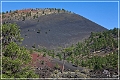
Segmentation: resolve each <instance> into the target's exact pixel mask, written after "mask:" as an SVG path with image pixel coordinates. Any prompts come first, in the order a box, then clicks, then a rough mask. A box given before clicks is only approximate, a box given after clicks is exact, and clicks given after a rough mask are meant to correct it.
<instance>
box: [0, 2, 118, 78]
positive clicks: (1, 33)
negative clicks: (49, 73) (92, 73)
mask: <svg viewBox="0 0 120 80" xmlns="http://www.w3.org/2000/svg"><path fill="white" fill-rule="evenodd" d="M3 2H117V3H118V29H119V1H1V26H2V3H3ZM1 38H2V27H1ZM1 44H2V40H1ZM119 75H120V74H119V30H118V78H2V45H1V79H95V80H96V79H119Z"/></svg>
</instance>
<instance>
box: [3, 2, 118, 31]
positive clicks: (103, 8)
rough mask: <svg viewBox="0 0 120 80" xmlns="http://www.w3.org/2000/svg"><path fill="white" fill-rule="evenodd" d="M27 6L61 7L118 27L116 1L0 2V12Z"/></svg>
mask: <svg viewBox="0 0 120 80" xmlns="http://www.w3.org/2000/svg"><path fill="white" fill-rule="evenodd" d="M26 1H27V0H26ZM29 1H30V0H29ZM92 1H94V0H92ZM27 8H61V9H62V8H63V9H65V10H68V11H71V12H74V13H76V14H79V15H81V16H84V17H85V18H87V19H89V20H91V21H93V22H95V23H97V24H99V25H101V26H103V27H105V28H107V29H113V28H114V27H119V26H118V2H104V1H103V2H97V1H95V2H90V1H89V2H84V1H82V2H74V1H73V2H67V1H66V2H62V1H61V2H51V1H49V2H2V6H1V10H2V12H6V11H10V10H21V9H27Z"/></svg>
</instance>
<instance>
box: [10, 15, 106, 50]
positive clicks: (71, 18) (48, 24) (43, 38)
mask: <svg viewBox="0 0 120 80" xmlns="http://www.w3.org/2000/svg"><path fill="white" fill-rule="evenodd" d="M10 22H16V23H17V24H18V25H19V26H20V28H21V34H22V36H23V37H24V41H23V43H22V45H24V46H26V47H27V48H32V46H33V45H35V46H36V48H38V47H39V46H43V47H46V48H48V49H54V48H57V47H60V46H61V47H65V46H69V45H71V44H75V43H77V42H78V41H81V40H83V39H85V38H88V37H89V35H90V33H91V32H100V31H104V30H107V29H106V28H104V27H102V26H100V25H98V24H96V23H94V22H92V21H90V20H88V19H86V18H84V17H82V16H80V15H77V14H73V13H57V14H54V13H53V14H49V15H44V16H40V17H38V18H37V19H31V20H25V21H19V20H13V21H10Z"/></svg>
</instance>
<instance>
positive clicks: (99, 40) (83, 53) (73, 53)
mask: <svg viewBox="0 0 120 80" xmlns="http://www.w3.org/2000/svg"><path fill="white" fill-rule="evenodd" d="M118 50H119V49H118V29H117V28H114V29H112V30H108V31H103V32H97V33H93V32H92V33H91V35H90V37H89V38H88V39H86V40H84V42H78V43H77V44H76V45H75V46H73V45H72V46H71V47H68V48H64V49H63V50H62V52H61V54H59V55H58V57H59V58H60V59H61V55H62V54H63V56H64V59H65V60H67V61H68V62H71V63H73V64H74V65H76V66H82V67H87V68H90V69H93V70H96V71H97V70H104V69H108V70H109V69H112V70H113V73H112V74H115V73H116V74H118V72H117V70H118Z"/></svg>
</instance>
